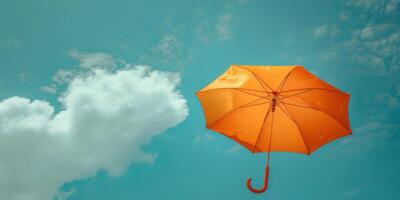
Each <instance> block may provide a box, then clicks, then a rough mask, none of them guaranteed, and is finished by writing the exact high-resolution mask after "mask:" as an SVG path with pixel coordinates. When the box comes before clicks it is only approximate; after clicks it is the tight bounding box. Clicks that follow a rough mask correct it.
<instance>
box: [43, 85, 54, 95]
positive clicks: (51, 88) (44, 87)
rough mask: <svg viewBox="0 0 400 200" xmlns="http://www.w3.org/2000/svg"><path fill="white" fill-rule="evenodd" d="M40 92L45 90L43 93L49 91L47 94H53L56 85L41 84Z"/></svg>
mask: <svg viewBox="0 0 400 200" xmlns="http://www.w3.org/2000/svg"><path fill="white" fill-rule="evenodd" d="M39 89H40V90H41V91H42V92H45V93H49V94H55V93H57V88H56V86H55V85H54V84H53V85H50V86H42V87H40V88H39Z"/></svg>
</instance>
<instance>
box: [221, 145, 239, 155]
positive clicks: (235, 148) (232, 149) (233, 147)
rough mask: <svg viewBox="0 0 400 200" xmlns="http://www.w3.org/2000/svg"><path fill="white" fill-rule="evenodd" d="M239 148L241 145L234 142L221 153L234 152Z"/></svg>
mask: <svg viewBox="0 0 400 200" xmlns="http://www.w3.org/2000/svg"><path fill="white" fill-rule="evenodd" d="M241 149H242V147H241V146H240V145H239V144H235V145H233V146H232V147H231V148H229V149H227V150H225V151H224V152H223V154H231V153H235V152H238V151H240V150H241Z"/></svg>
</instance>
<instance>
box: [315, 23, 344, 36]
mask: <svg viewBox="0 0 400 200" xmlns="http://www.w3.org/2000/svg"><path fill="white" fill-rule="evenodd" d="M339 34H340V30H339V29H338V28H337V27H336V26H334V25H321V26H318V27H316V28H314V30H313V35H314V36H316V37H325V36H327V37H336V36H337V35H339Z"/></svg>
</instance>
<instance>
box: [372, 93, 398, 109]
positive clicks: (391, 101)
mask: <svg viewBox="0 0 400 200" xmlns="http://www.w3.org/2000/svg"><path fill="white" fill-rule="evenodd" d="M399 97H400V96H399V95H396V94H394V95H392V94H389V93H382V94H378V95H376V96H375V100H376V102H378V103H379V104H383V105H385V106H388V107H389V108H390V109H396V108H399V107H400V100H399Z"/></svg>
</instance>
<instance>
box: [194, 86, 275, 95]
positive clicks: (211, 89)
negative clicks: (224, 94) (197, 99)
mask: <svg viewBox="0 0 400 200" xmlns="http://www.w3.org/2000/svg"><path fill="white" fill-rule="evenodd" d="M223 89H240V90H247V91H252V92H263V93H272V92H265V91H261V90H253V89H248V88H234V87H227V88H213V89H209V90H204V91H199V92H197V94H199V93H203V92H211V91H214V90H223Z"/></svg>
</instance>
